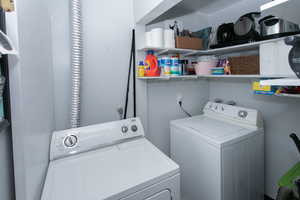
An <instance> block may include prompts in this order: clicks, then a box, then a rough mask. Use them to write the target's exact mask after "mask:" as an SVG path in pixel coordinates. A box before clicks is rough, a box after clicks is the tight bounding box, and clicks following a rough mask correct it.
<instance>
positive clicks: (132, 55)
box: [123, 29, 136, 119]
mask: <svg viewBox="0 0 300 200" xmlns="http://www.w3.org/2000/svg"><path fill="white" fill-rule="evenodd" d="M131 68H132V69H133V70H132V71H133V73H132V78H133V81H132V82H133V117H136V55H135V30H134V29H133V30H132V42H131V51H130V58H129V69H128V77H127V88H126V97H125V106H124V116H123V119H127V110H128V99H129V90H130V78H131Z"/></svg>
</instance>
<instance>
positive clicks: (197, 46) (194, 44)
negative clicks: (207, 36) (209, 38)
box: [176, 37, 203, 50]
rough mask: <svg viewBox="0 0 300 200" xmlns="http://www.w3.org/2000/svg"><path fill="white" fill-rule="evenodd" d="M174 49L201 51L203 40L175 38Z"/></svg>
mask: <svg viewBox="0 0 300 200" xmlns="http://www.w3.org/2000/svg"><path fill="white" fill-rule="evenodd" d="M176 48H179V49H193V50H201V49H203V40H202V39H200V38H195V37H176Z"/></svg>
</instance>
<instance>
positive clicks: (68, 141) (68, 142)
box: [64, 135, 78, 148]
mask: <svg viewBox="0 0 300 200" xmlns="http://www.w3.org/2000/svg"><path fill="white" fill-rule="evenodd" d="M77 142H78V139H77V137H76V136H75V135H69V136H67V137H66V138H65V140H64V144H65V146H66V147H68V148H72V147H74V146H75V145H76V144H77Z"/></svg>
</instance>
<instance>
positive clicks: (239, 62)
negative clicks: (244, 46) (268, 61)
mask: <svg viewBox="0 0 300 200" xmlns="http://www.w3.org/2000/svg"><path fill="white" fill-rule="evenodd" d="M229 65H230V66H231V73H232V74H237V75H254V74H260V65H259V56H258V55H253V56H240V57H231V58H229Z"/></svg>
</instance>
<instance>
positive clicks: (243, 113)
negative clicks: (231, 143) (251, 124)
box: [238, 110, 248, 118]
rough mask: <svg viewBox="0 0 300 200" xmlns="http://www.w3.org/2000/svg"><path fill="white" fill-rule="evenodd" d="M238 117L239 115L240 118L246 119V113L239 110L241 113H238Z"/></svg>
mask: <svg viewBox="0 0 300 200" xmlns="http://www.w3.org/2000/svg"><path fill="white" fill-rule="evenodd" d="M238 115H239V117H240V118H246V117H247V116H248V112H247V111H244V110H241V111H239V114H238Z"/></svg>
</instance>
